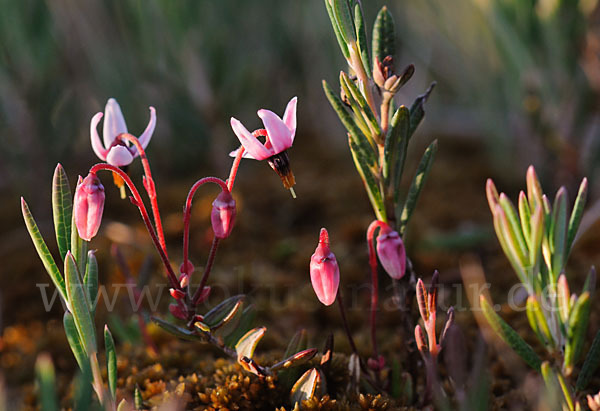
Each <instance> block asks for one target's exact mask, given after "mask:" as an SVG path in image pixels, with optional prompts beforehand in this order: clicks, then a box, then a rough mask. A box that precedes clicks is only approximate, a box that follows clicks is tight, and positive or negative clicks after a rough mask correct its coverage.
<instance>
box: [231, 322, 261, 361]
mask: <svg viewBox="0 0 600 411" xmlns="http://www.w3.org/2000/svg"><path fill="white" fill-rule="evenodd" d="M266 331H267V327H258V328H253V329H252V330H250V331H248V332H247V333H246V334H244V336H243V337H242V338H240V340H239V341H238V342H237V344H236V345H235V352H236V353H237V355H238V358H244V357H246V358H248V359H252V357H253V356H254V350H255V349H256V346H257V345H258V343H259V341H260V340H261V339H262V337H263V336H264V335H265V332H266Z"/></svg>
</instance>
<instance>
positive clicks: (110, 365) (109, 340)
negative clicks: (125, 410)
mask: <svg viewBox="0 0 600 411" xmlns="http://www.w3.org/2000/svg"><path fill="white" fill-rule="evenodd" d="M104 349H105V350H106V375H107V376H108V390H109V391H110V393H111V395H112V398H113V400H116V399H117V350H116V349H115V340H113V336H112V334H111V333H110V330H109V329H108V325H105V326H104Z"/></svg>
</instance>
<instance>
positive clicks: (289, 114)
mask: <svg viewBox="0 0 600 411" xmlns="http://www.w3.org/2000/svg"><path fill="white" fill-rule="evenodd" d="M297 105H298V97H294V98H293V99H291V100H290V102H289V103H288V104H287V107H286V108H285V113H283V122H284V123H285V125H286V126H287V128H289V129H290V133H291V134H290V135H291V137H292V143H293V142H294V137H296V106H297Z"/></svg>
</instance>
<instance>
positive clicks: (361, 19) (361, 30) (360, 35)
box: [354, 3, 371, 78]
mask: <svg viewBox="0 0 600 411" xmlns="http://www.w3.org/2000/svg"><path fill="white" fill-rule="evenodd" d="M354 26H355V27H356V40H357V42H356V44H357V45H358V51H359V52H360V58H361V60H362V62H363V66H364V68H365V72H366V73H367V76H368V77H369V78H371V59H370V58H369V46H367V29H366V26H365V16H363V13H362V8H361V7H360V4H358V3H356V5H355V6H354Z"/></svg>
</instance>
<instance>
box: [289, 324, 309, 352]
mask: <svg viewBox="0 0 600 411" xmlns="http://www.w3.org/2000/svg"><path fill="white" fill-rule="evenodd" d="M306 347H308V334H307V333H306V330H305V329H301V330H298V332H296V334H294V336H293V337H292V339H291V340H290V342H289V343H288V346H287V349H286V350H285V354H283V356H284V357H285V358H288V357H291V356H292V355H293V354H294V353H295V352H298V351H302V350H305V349H306Z"/></svg>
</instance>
